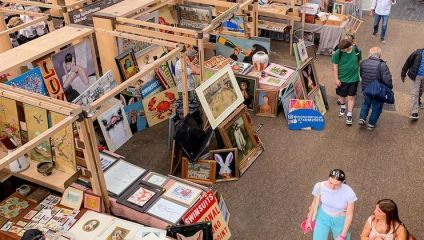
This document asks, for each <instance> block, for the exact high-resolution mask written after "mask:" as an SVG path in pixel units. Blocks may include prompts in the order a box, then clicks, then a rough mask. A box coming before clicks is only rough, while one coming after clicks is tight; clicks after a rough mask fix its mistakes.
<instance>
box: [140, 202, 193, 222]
mask: <svg viewBox="0 0 424 240" xmlns="http://www.w3.org/2000/svg"><path fill="white" fill-rule="evenodd" d="M188 209H189V208H188V207H187V206H185V205H181V204H178V203H176V202H173V201H171V200H168V199H166V198H163V197H161V198H159V199H158V200H157V201H156V202H155V203H153V204H152V205H151V206H150V208H149V209H148V210H147V211H146V212H147V213H148V214H150V215H152V216H155V217H158V218H160V219H162V220H164V221H167V222H169V223H172V224H177V223H178V222H179V221H180V219H181V218H182V216H183V215H184V214H185V213H186V212H187V210H188Z"/></svg>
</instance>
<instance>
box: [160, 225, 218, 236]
mask: <svg viewBox="0 0 424 240" xmlns="http://www.w3.org/2000/svg"><path fill="white" fill-rule="evenodd" d="M167 232H168V234H169V235H170V236H171V237H173V238H176V239H186V238H185V237H189V238H190V239H193V240H213V234H212V223H211V222H202V223H194V224H187V225H181V226H170V227H168V229H167Z"/></svg>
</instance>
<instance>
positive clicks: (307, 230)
mask: <svg viewBox="0 0 424 240" xmlns="http://www.w3.org/2000/svg"><path fill="white" fill-rule="evenodd" d="M321 187H322V183H320V184H319V186H318V192H319V195H318V201H317V202H316V203H315V205H314V206H313V209H312V211H313V212H312V219H311V227H312V229H310V228H306V224H307V223H308V218H306V219H305V220H304V221H303V222H302V223H301V224H300V229H302V231H303V234H307V233H309V232H311V231H313V230H314V228H315V223H316V221H315V219H316V217H317V213H318V206H319V204H320V202H321Z"/></svg>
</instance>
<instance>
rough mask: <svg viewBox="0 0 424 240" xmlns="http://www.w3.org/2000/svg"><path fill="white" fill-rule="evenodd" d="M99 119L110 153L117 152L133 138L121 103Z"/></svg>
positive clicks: (116, 104)
mask: <svg viewBox="0 0 424 240" xmlns="http://www.w3.org/2000/svg"><path fill="white" fill-rule="evenodd" d="M97 119H98V120H99V124H100V128H101V129H102V132H103V136H104V138H105V141H106V143H107V147H108V149H109V151H112V152H114V151H116V150H117V149H118V148H119V147H121V146H122V145H123V144H124V143H125V142H127V141H128V140H129V139H130V138H131V137H132V134H131V129H130V126H129V124H128V120H127V116H125V112H124V109H123V107H122V104H121V103H120V102H117V103H115V104H114V105H113V106H112V107H111V108H110V109H108V110H106V111H105V112H104V113H102V114H101V115H99V116H98V118H97Z"/></svg>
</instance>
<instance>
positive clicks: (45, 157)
mask: <svg viewBox="0 0 424 240" xmlns="http://www.w3.org/2000/svg"><path fill="white" fill-rule="evenodd" d="M24 112H25V120H26V126H27V130H28V139H29V140H32V139H33V138H35V137H37V136H38V135H40V134H41V133H43V132H44V131H46V130H48V129H49V122H48V118H47V110H45V109H42V108H39V107H35V106H32V105H28V104H24ZM30 155H31V159H32V160H34V161H37V162H51V161H52V149H51V145H50V141H48V140H46V141H44V142H42V143H40V145H38V146H37V147H35V148H33V149H32V150H31V151H30Z"/></svg>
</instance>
